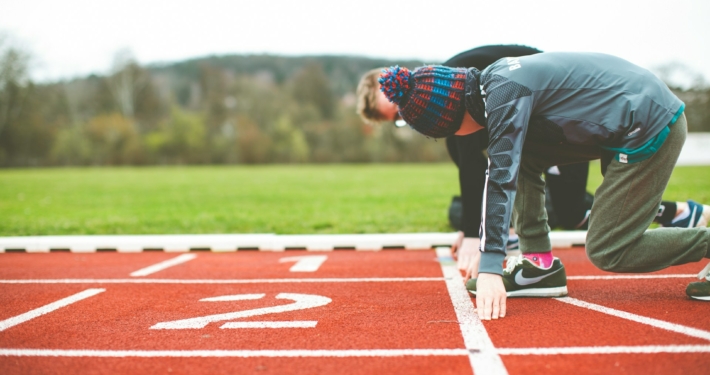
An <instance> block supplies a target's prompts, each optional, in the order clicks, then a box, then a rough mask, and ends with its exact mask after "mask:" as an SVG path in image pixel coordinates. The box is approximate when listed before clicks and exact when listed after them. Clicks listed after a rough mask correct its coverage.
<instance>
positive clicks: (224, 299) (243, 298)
mask: <svg viewBox="0 0 710 375" xmlns="http://www.w3.org/2000/svg"><path fill="white" fill-rule="evenodd" d="M265 296H266V294H264V293H259V294H235V295H231V296H219V297H208V298H203V299H201V300H200V302H227V301H248V300H255V299H262V298H264V297H265Z"/></svg>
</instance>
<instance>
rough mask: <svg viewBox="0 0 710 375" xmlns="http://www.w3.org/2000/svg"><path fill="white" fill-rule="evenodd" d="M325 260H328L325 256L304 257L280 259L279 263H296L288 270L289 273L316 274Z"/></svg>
mask: <svg viewBox="0 0 710 375" xmlns="http://www.w3.org/2000/svg"><path fill="white" fill-rule="evenodd" d="M326 259H328V256H327V255H305V256H298V257H286V258H281V259H279V263H286V262H296V264H294V265H293V266H291V268H289V269H288V270H289V271H290V272H316V271H318V269H319V268H320V266H321V264H323V262H325V261H326Z"/></svg>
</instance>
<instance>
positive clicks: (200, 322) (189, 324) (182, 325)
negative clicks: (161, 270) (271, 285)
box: [150, 293, 332, 329]
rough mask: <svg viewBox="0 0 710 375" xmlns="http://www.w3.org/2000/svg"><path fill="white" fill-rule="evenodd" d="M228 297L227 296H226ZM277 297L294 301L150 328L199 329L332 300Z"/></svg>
mask: <svg viewBox="0 0 710 375" xmlns="http://www.w3.org/2000/svg"><path fill="white" fill-rule="evenodd" d="M227 297H229V296H227ZM276 298H277V299H290V300H292V301H294V302H293V303H289V304H287V305H279V306H270V307H262V308H259V309H252V310H244V311H234V312H228V313H224V314H215V315H207V316H198V317H195V318H188V319H180V320H173V321H169V322H161V323H157V324H155V325H153V326H152V327H150V329H199V328H205V327H206V326H207V325H208V324H210V323H213V322H220V321H224V320H233V319H239V318H248V317H252V316H259V315H266V314H277V313H283V312H287V311H296V310H305V309H312V308H314V307H320V306H325V305H327V304H329V303H331V302H332V300H331V299H330V298H328V297H323V296H317V295H313V294H298V293H279V294H277V295H276ZM228 326H229V323H226V324H224V325H222V327H221V328H230V327H228Z"/></svg>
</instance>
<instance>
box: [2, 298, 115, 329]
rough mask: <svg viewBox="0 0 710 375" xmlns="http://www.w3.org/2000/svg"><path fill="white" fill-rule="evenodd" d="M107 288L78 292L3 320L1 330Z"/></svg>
mask: <svg viewBox="0 0 710 375" xmlns="http://www.w3.org/2000/svg"><path fill="white" fill-rule="evenodd" d="M105 291H106V289H87V290H85V291H83V292H79V293H77V294H74V295H73V296H69V297H67V298H63V299H60V300H59V301H56V302H52V303H50V304H48V305H44V306H42V307H40V308H37V309H34V310H31V311H28V312H26V313H24V314H20V315H17V316H15V317H12V318H9V319H5V320H3V321H0V331H4V330H6V329H8V328H10V327H14V326H16V325H18V324H21V323H24V322H26V321H28V320H32V319H34V318H37V317H39V316H42V315H44V314H47V313H50V312H52V311H54V310H57V309H60V308H62V307H65V306H69V305H71V304H72V303H75V302H79V301H81V300H83V299H86V298H89V297H93V296H95V295H97V294H99V293H102V292H105Z"/></svg>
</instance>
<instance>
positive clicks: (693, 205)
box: [663, 200, 710, 228]
mask: <svg viewBox="0 0 710 375" xmlns="http://www.w3.org/2000/svg"><path fill="white" fill-rule="evenodd" d="M688 209H689V210H690V214H689V215H688V216H687V217H685V218H684V219H682V220H678V221H676V222H672V223H670V224H666V225H663V226H664V227H675V228H704V227H707V226H708V221H710V206H704V205H702V204H700V203H698V202H695V201H692V200H688Z"/></svg>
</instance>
